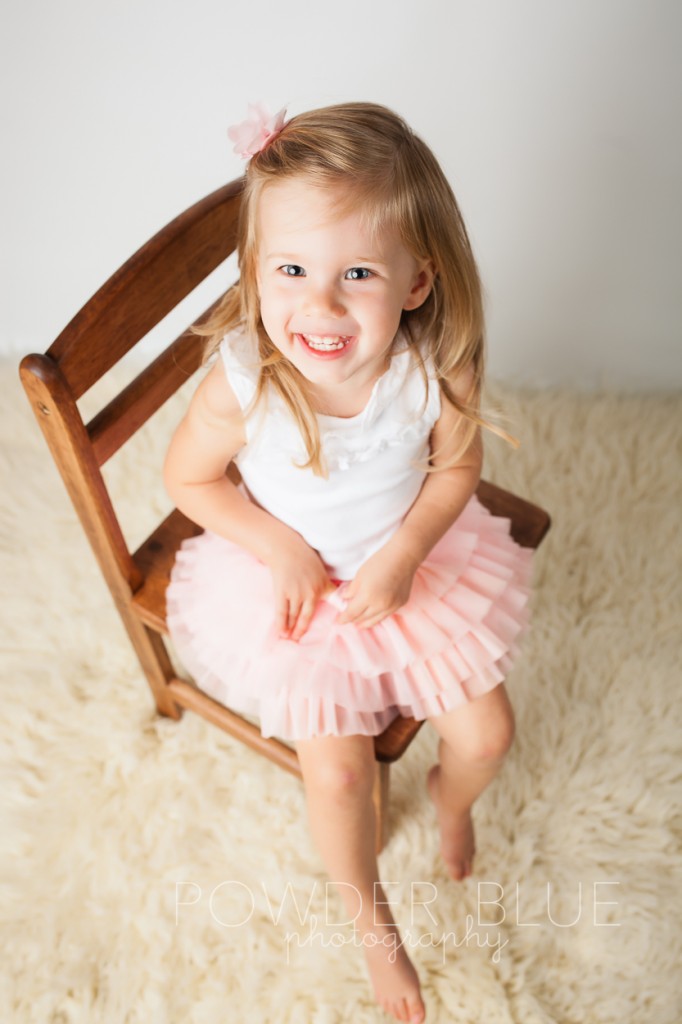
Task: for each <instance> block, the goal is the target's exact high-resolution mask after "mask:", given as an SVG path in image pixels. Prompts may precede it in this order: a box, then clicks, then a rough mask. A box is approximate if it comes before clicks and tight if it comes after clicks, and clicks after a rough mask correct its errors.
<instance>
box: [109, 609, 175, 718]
mask: <svg viewBox="0 0 682 1024" xmlns="http://www.w3.org/2000/svg"><path fill="white" fill-rule="evenodd" d="M119 612H120V614H121V618H122V619H123V624H124V626H125V628H126V630H127V633H128V636H129V637H130V641H131V643H132V645H133V647H134V648H135V652H136V653H137V656H138V658H139V660H140V664H141V666H142V670H143V672H144V674H145V676H146V677H147V682H148V683H149V687H150V689H151V691H152V695H153V697H154V703H155V704H156V710H157V711H158V713H159V714H160V715H164V716H166V717H167V718H174V719H175V720H176V721H177V720H178V719H179V718H181V717H182V708H181V707H179V706H178V704H176V702H175V701H174V700H173V696H172V693H171V690H170V689H169V687H168V683H169V682H170V680H171V679H173V678H174V677H175V672H174V671H173V666H172V665H171V662H170V658H169V657H168V651H167V650H166V645H165V644H164V642H163V639H162V638H161V637H160V636H159V634H158V633H155V632H154V630H152V629H149V628H148V627H147V626H145V625H144V623H142V622H140V621H139V619H136V618H135V616H134V615H132V614H131V612H130V611H129V610H128V609H127V608H125V607H124V608H121V606H120V605H119Z"/></svg>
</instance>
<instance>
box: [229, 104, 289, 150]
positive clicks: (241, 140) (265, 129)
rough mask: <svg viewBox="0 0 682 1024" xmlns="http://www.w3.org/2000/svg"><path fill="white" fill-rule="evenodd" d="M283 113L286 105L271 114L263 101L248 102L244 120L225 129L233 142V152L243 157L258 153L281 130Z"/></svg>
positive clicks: (283, 123) (284, 122)
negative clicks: (247, 112) (247, 113)
mask: <svg viewBox="0 0 682 1024" xmlns="http://www.w3.org/2000/svg"><path fill="white" fill-rule="evenodd" d="M285 115H286V107H284V108H283V109H282V110H280V111H278V112H277V113H276V114H271V113H270V111H269V110H268V108H267V107H266V106H265V105H264V104H263V103H249V116H248V117H247V119H246V121H242V122H241V124H234V125H232V127H231V128H228V129H227V134H228V136H229V137H230V139H231V140H232V142H234V144H235V145H234V152H235V153H238V154H239V156H242V157H244V158H245V159H248V158H249V157H251V156H254V155H255V154H256V153H260V151H261V150H262V149H265V147H266V146H267V144H268V143H269V142H270V141H271V140H272V139H274V138H275V136H277V135H279V133H280V132H281V130H282V128H283V127H284V125H285V124H286V121H285V120H284V118H285Z"/></svg>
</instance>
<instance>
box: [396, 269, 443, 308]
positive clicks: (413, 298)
mask: <svg viewBox="0 0 682 1024" xmlns="http://www.w3.org/2000/svg"><path fill="white" fill-rule="evenodd" d="M435 276H436V268H435V266H434V265H433V263H432V262H431V260H425V261H424V262H423V263H421V264H420V265H419V266H418V267H417V271H416V273H415V276H414V278H413V281H412V287H411V288H410V290H409V292H408V294H407V298H406V299H405V301H404V302H403V309H418V308H419V307H420V306H421V305H422V303H424V302H426V300H427V298H428V297H429V293H430V291H431V289H432V287H433V279H434V277H435Z"/></svg>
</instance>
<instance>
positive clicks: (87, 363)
mask: <svg viewBox="0 0 682 1024" xmlns="http://www.w3.org/2000/svg"><path fill="white" fill-rule="evenodd" d="M240 190H241V182H240V181H235V182H231V183H230V184H228V185H225V186H224V187H223V188H220V189H218V190H217V191H216V192H213V193H212V194H211V195H209V196H207V197H206V198H205V199H202V200H201V201H200V202H198V203H196V204H195V205H194V206H192V207H190V209H188V210H186V211H185V212H184V213H182V214H181V215H180V216H179V217H177V218H176V219H175V220H173V221H172V222H171V223H170V224H168V225H167V226H166V227H165V228H163V230H162V231H160V232H159V233H158V234H157V235H155V236H154V237H153V238H152V239H151V240H150V241H149V242H147V244H146V245H144V246H143V247H142V248H141V249H140V250H139V251H138V252H136V253H135V255H134V256H132V257H131V258H130V259H129V260H128V261H127V263H125V264H124V265H123V266H122V267H121V268H120V269H119V270H118V271H117V272H116V273H115V274H114V275H113V277H111V278H110V279H109V280H108V281H107V282H106V284H104V285H103V286H102V288H100V290H99V291H98V292H97V293H96V294H95V295H94V296H93V297H92V298H91V299H90V301H89V302H87V303H86V305H85V306H84V307H83V308H82V309H81V310H80V312H79V313H77V314H76V316H75V317H74V319H73V320H72V321H71V322H70V323H69V324H68V326H67V327H66V328H65V329H64V330H63V331H62V333H61V334H60V335H59V337H58V338H57V339H56V341H54V342H53V344H52V345H50V347H49V349H48V350H47V352H46V353H45V354H40V355H29V356H26V357H25V358H24V359H23V360H22V363H21V369H20V372H21V377H22V381H23V384H24V387H25V389H26V392H27V393H28V396H29V399H30V401H31V404H32V406H33V410H34V412H35V415H36V417H37V419H38V422H39V424H40V426H41V429H42V431H43V433H44V435H45V438H46V440H47V443H48V445H49V447H50V450H51V452H52V455H53V457H54V460H55V462H56V464H57V467H58V468H59V471H60V473H61V475H62V477H63V480H64V483H65V485H66V487H67V489H68V492H69V494H70V496H71V499H72V501H73V504H74V506H75V508H76V511H77V513H78V515H79V517H80V520H81V523H82V525H83V528H84V529H85V532H86V534H87V536H88V538H89V540H90V543H91V545H92V548H93V550H94V553H95V555H96V557H97V559H98V561H99V565H100V568H101V570H102V572H103V574H104V576H105V578H106V581H107V583H108V585H109V588H110V590H111V593H112V595H113V599H114V601H115V603H116V606H117V608H118V611H119V613H120V615H121V618H122V619H123V622H124V625H125V627H126V630H127V631H128V635H129V637H130V640H131V642H132V644H133V647H134V648H135V650H136V652H137V655H138V658H139V660H140V664H141V666H142V669H143V671H144V674H145V675H146V677H147V681H148V682H149V685H150V687H151V690H152V693H153V696H154V700H155V702H156V707H157V709H158V711H159V712H160V713H161V714H162V715H167V716H169V717H171V718H174V719H179V718H180V716H181V714H182V710H183V709H184V708H189V709H191V710H192V711H197V712H198V713H199V714H201V715H203V716H204V717H205V718H207V719H208V720H209V721H211V722H213V723H215V724H216V725H218V726H220V727H221V728H222V729H225V730H226V731H227V732H228V733H230V734H231V735H232V736H235V737H236V738H237V739H239V740H241V741H242V742H244V743H246V744H247V745H248V746H250V747H252V748H253V749H254V750H257V751H259V752H260V753H262V754H265V756H266V757H269V758H270V759H271V760H272V761H274V762H275V763H276V764H278V765H279V766H280V767H281V768H284V769H286V770H287V771H289V772H292V773H293V774H295V775H297V776H299V777H300V775H301V772H300V768H299V765H298V758H297V756H296V752H295V751H294V750H293V749H292V748H291V747H289V746H287V745H286V744H285V743H282V742H280V741H279V740H277V739H264V738H263V737H262V736H261V734H260V731H259V730H258V728H257V727H256V726H255V725H253V724H252V723H251V722H249V721H247V720H246V719H244V718H242V717H241V716H239V715H237V714H235V713H234V712H232V711H230V710H228V709H227V708H226V707H223V706H222V705H221V704H219V703H217V702H216V701H214V700H212V699H211V698H210V697H208V696H207V695H206V694H204V693H202V692H201V691H200V690H199V689H198V688H197V687H196V686H194V685H192V684H191V683H190V682H187V681H185V680H184V679H180V678H178V676H177V674H176V672H175V671H174V670H173V667H172V664H171V660H170V657H169V654H168V651H167V648H166V645H165V642H164V639H163V635H164V633H166V632H167V630H166V622H165V590H166V586H167V584H168V579H169V573H170V570H171V566H172V564H173V560H174V557H175V552H176V550H177V548H178V546H179V545H180V543H181V542H182V540H183V539H184V538H185V537H188V536H191V535H193V534H197V533H199V532H200V528H199V527H197V526H196V525H195V524H194V523H192V522H190V521H189V520H188V519H187V518H186V517H185V516H183V515H182V514H181V513H180V512H179V511H177V510H175V511H173V512H172V513H171V514H170V515H169V516H168V517H167V518H166V519H165V520H164V521H163V522H162V523H161V524H160V525H159V526H158V528H157V529H156V530H154V532H153V533H152V534H151V536H149V537H148V538H147V540H146V541H145V542H144V543H143V544H142V545H141V547H140V548H139V549H138V550H137V551H134V552H130V551H129V550H128V548H127V546H126V543H125V541H124V538H123V533H122V531H121V527H120V525H119V522H118V519H117V516H116V512H115V511H114V507H113V505H112V502H111V499H110V496H109V494H108V491H107V488H106V487H105V484H104V479H103V476H102V473H101V472H100V467H101V466H102V465H103V464H104V463H105V462H106V461H107V459H109V458H110V457H111V456H112V455H113V454H114V452H116V451H117V450H118V449H119V448H120V447H121V446H122V445H123V444H124V443H125V442H126V441H127V440H128V439H129V438H130V437H131V436H132V435H133V434H134V433H135V431H136V430H138V428H139V427H141V426H142V424H143V423H145V422H146V421H147V420H148V419H149V417H150V416H151V415H152V414H153V413H154V412H156V410H157V409H158V408H159V407H160V406H161V405H163V403H164V402H165V401H166V400H167V399H168V398H170V397H171V395H173V394H174V393H175V391H176V390H177V389H178V388H179V387H180V385H182V384H184V383H185V382H186V381H187V379H188V377H190V376H191V375H192V374H193V373H194V372H195V370H197V368H198V367H199V365H200V359H201V349H202V343H201V342H200V340H199V339H197V337H196V336H194V335H191V334H188V333H184V334H182V335H181V336H180V337H179V338H177V339H176V340H175V341H173V342H172V343H171V344H170V345H169V346H168V348H166V349H165V351H164V352H163V353H162V354H161V355H159V356H158V357H157V358H156V359H154V360H153V361H152V362H151V363H150V364H149V365H148V366H147V367H146V368H145V369H144V370H143V371H142V372H141V373H140V374H139V375H138V376H137V377H136V378H135V379H134V380H133V381H132V382H131V383H130V384H129V385H128V386H127V387H125V388H124V389H123V390H122V391H121V393H120V394H119V395H117V396H116V397H115V398H114V399H113V400H112V401H110V402H109V403H108V404H107V405H106V406H105V407H104V408H102V409H101V411H100V412H99V413H98V414H97V415H96V416H94V418H93V419H91V420H90V422H89V423H87V424H86V423H84V422H83V419H82V418H81V415H80V413H79V410H78V408H77V405H76V402H77V400H78V399H79V398H80V397H81V396H82V395H83V394H84V393H85V392H86V391H87V390H88V389H89V388H90V387H91V386H92V385H93V384H95V383H96V382H97V381H98V380H99V379H100V378H101V377H102V376H103V375H104V374H106V373H107V371H108V370H110V369H111V367H113V366H114V365H115V364H116V363H117V362H118V361H119V360H120V359H121V358H122V357H123V356H124V355H125V354H126V353H127V352H128V351H129V350H130V349H132V348H133V346H134V345H136V344H137V343H138V342H139V341H140V339H141V338H143V337H144V336H145V335H146V334H147V333H148V332H149V331H150V330H151V328H152V327H154V326H155V325H156V324H157V323H158V322H159V321H160V320H162V319H163V317H165V316H166V314H167V313H169V312H170V311H171V310H172V309H173V308H174V307H175V306H176V305H177V304H178V303H179V302H180V301H181V300H182V299H184V298H185V296H187V295H188V294H189V293H190V292H191V291H192V290H193V289H194V288H196V286H197V285H199V284H200V283H201V281H203V280H204V278H206V277H207V276H208V274H210V273H211V271H213V270H214V269H215V268H216V267H218V266H219V265H220V263H221V262H222V261H223V260H225V259H226V258H227V256H229V255H230V253H231V252H232V251H233V250H234V248H235V240H236V228H237V218H238V211H239V202H240ZM208 312H209V311H207V313H208ZM160 470H161V467H159V472H160ZM228 472H230V474H231V476H232V477H233V478H234V479H238V474H236V467H234V466H231V467H230V468H229V470H228ZM478 494H479V497H480V499H481V501H482V502H483V503H484V504H485V505H486V506H488V508H490V509H491V511H493V512H494V513H496V514H499V515H504V516H508V517H509V518H510V519H511V521H512V533H513V536H514V537H515V538H516V540H517V541H518V542H519V543H520V544H522V545H524V546H527V547H536V546H537V545H538V544H539V543H540V541H541V540H542V538H543V537H544V535H545V533H546V532H547V530H548V528H549V517H548V515H547V514H546V513H545V512H544V511H542V509H539V508H537V507H536V506H534V505H531V504H529V503H528V502H526V501H523V500H522V499H520V498H518V497H515V496H514V495H511V494H509V493H507V492H506V491H503V490H501V489H500V488H498V487H495V486H493V485H492V484H490V483H485V482H482V483H481V484H480V486H479V489H478ZM421 724H422V723H420V722H416V721H415V720H414V719H409V718H398V719H397V720H396V721H395V722H394V723H393V724H392V725H391V726H390V727H389V728H388V729H387V730H386V731H385V732H384V733H382V734H381V735H380V736H377V737H376V738H375V752H376V759H377V776H376V784H375V806H376V810H377V849H378V850H380V849H381V848H382V846H383V844H384V843H385V841H386V838H387V814H386V810H387V802H388V784H389V766H390V764H391V763H392V762H393V761H395V760H397V759H398V758H399V757H400V756H401V755H402V754H403V753H404V752H405V750H406V749H407V747H408V746H409V744H410V743H411V741H412V740H413V739H414V737H415V736H416V734H417V732H418V730H419V728H420V726H421Z"/></svg>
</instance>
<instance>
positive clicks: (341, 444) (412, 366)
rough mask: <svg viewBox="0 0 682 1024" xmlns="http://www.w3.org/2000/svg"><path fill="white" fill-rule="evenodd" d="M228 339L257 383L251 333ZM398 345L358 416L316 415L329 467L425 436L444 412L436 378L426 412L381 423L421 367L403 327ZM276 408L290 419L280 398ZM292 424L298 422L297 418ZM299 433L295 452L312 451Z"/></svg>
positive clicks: (300, 454) (300, 455)
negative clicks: (280, 402)
mask: <svg viewBox="0 0 682 1024" xmlns="http://www.w3.org/2000/svg"><path fill="white" fill-rule="evenodd" d="M225 340H226V341H228V342H229V346H230V348H231V350H232V355H233V360H236V362H237V363H238V364H239V368H240V369H241V371H242V373H244V374H245V376H246V377H248V378H249V379H251V380H252V381H253V382H254V384H255V380H256V379H257V367H255V366H254V364H253V362H252V361H251V357H252V353H250V352H249V342H248V338H247V337H246V336H245V335H244V333H243V332H234V334H232V335H231V336H228V337H227V338H226V339H225ZM396 344H397V346H398V347H397V349H396V350H395V351H394V352H393V354H392V356H391V361H390V364H389V366H388V368H387V369H386V370H385V371H384V373H382V374H381V376H380V377H378V378H377V380H376V381H375V382H374V386H373V388H372V392H371V394H370V397H369V399H368V401H367V404H366V405H365V408H364V409H363V410H362V411H361V412H359V413H357V414H356V415H355V416H329V415H326V414H324V413H317V414H316V415H317V420H318V423H319V426H320V440H321V444H322V453H323V457H324V460H325V463H326V465H327V468H328V469H329V470H330V471H331V470H344V469H348V468H349V467H350V466H351V465H353V464H354V463H357V462H366V461H368V460H369V459H372V458H374V457H375V456H376V455H378V454H379V453H381V452H383V451H385V450H386V449H387V448H389V447H394V446H396V445H401V444H405V443H408V442H410V441H414V440H417V439H419V438H422V437H423V436H425V430H426V432H427V433H430V430H431V426H432V423H431V422H430V421H431V420H432V419H433V421H434V422H435V419H436V418H437V416H438V413H439V408H437V407H438V406H439V403H440V399H439V397H438V395H437V391H438V389H437V385H436V386H435V387H434V383H433V381H431V382H430V385H429V397H428V402H427V407H428V408H427V411H426V415H425V416H420V415H417V414H416V409H415V414H414V415H413V416H411V417H409V418H408V419H407V420H402V419H400V420H398V418H397V417H393V416H390V415H389V416H385V417H384V418H383V420H382V421H381V422H378V421H379V420H380V419H381V417H382V414H383V413H385V412H386V411H387V410H390V409H392V408H395V406H396V399H397V398H398V396H399V394H400V392H401V390H402V388H403V387H404V386H406V385H407V382H408V378H409V376H410V374H411V373H413V372H414V373H416V372H418V369H417V364H416V361H415V359H414V357H413V354H412V352H411V350H410V346H409V344H408V342H407V339H406V338H405V336H404V334H403V333H402V332H401V333H399V335H398V337H397V339H396ZM233 365H234V363H233ZM426 369H427V375H428V376H429V377H431V372H430V370H431V367H430V361H429V360H427V365H426ZM422 401H423V399H421V400H420V401H419V405H420V407H421V404H422ZM277 407H278V412H281V414H282V415H284V416H285V417H286V419H287V423H289V422H291V421H290V413H289V411H288V410H287V409H285V408H284V407H282V408H281V410H280V409H279V403H277ZM273 411H274V410H273ZM429 413H430V414H431V415H429ZM292 426H295V425H294V424H293V423H292ZM287 433H288V431H285V434H284V435H280V436H282V437H283V436H286V434H287ZM296 434H297V438H298V445H297V447H300V450H299V451H298V452H297V453H296V457H297V459H300V458H303V459H305V458H307V453H306V451H305V446H304V445H303V442H302V439H301V437H300V434H299V433H298V429H297V428H296Z"/></svg>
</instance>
